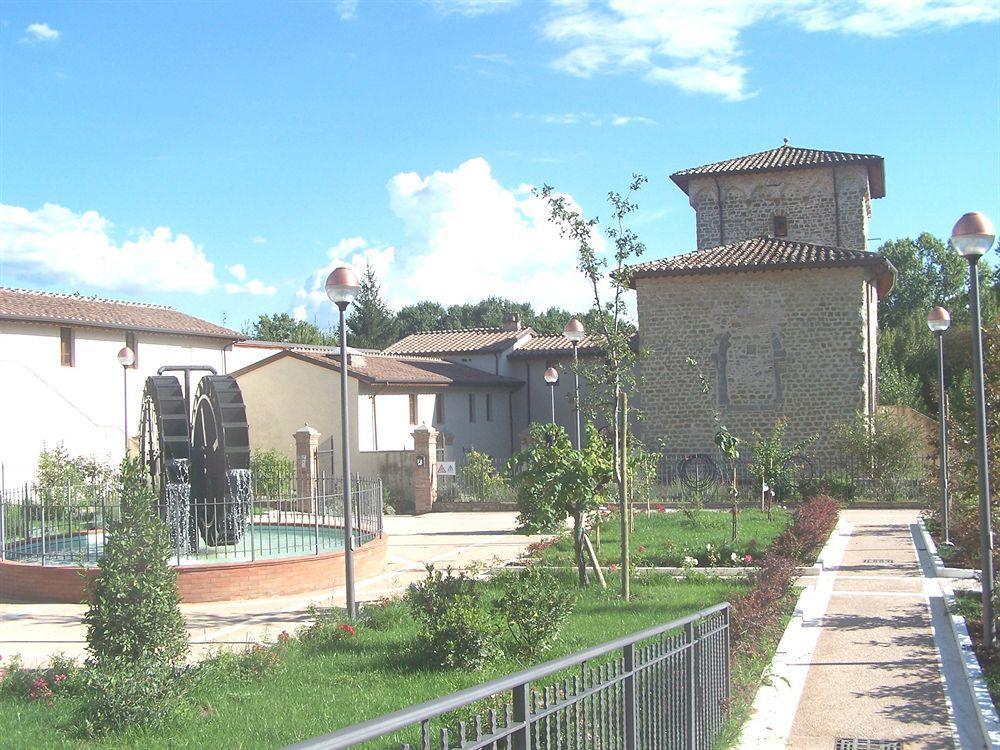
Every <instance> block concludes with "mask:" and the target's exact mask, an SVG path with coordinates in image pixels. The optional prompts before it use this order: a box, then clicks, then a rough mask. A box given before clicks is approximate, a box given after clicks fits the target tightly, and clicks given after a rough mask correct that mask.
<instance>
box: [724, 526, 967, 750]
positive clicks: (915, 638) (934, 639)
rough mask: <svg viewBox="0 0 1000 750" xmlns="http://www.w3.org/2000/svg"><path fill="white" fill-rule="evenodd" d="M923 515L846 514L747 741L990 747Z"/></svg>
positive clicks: (824, 749) (829, 748)
mask: <svg viewBox="0 0 1000 750" xmlns="http://www.w3.org/2000/svg"><path fill="white" fill-rule="evenodd" d="M916 521H917V513H916V511H847V512H845V513H844V514H843V518H842V527H841V534H840V537H839V539H838V538H835V539H833V540H832V541H831V544H830V545H828V549H827V551H826V552H827V559H826V560H825V564H824V571H823V573H822V574H821V575H820V576H819V577H818V578H814V579H812V580H810V581H807V583H808V584H809V585H810V586H811V588H810V589H808V590H807V592H806V594H805V595H804V596H803V600H802V601H803V604H802V612H801V620H800V623H799V624H798V625H797V626H796V628H797V630H795V632H794V633H792V632H790V633H789V634H787V635H788V636H791V637H786V638H785V639H783V641H782V645H781V646H780V647H779V649H780V650H781V651H782V652H783V653H782V654H780V655H779V656H780V657H781V658H779V659H778V660H776V671H778V672H780V673H781V679H783V680H784V685H782V686H780V687H773V688H770V689H768V690H762V691H761V692H762V695H761V696H759V697H760V698H761V699H762V700H759V701H758V703H757V704H755V708H757V709H758V710H757V713H756V714H755V716H754V717H753V719H752V721H751V724H750V725H748V728H747V729H748V731H747V732H745V733H744V737H743V742H742V746H743V747H751V746H753V747H773V748H780V747H787V748H794V750H812V749H813V748H816V749H817V750H820V749H821V750H833V748H835V746H836V741H837V739H840V738H845V739H868V740H890V741H900V742H902V743H903V746H904V747H905V748H906V750H919V749H927V750H930V749H932V748H933V749H937V748H942V749H943V748H982V747H986V745H985V743H984V742H983V740H982V736H981V734H980V732H979V727H978V724H977V723H976V719H975V714H974V713H972V711H973V707H972V702H971V697H970V695H969V692H968V687H967V684H966V682H965V677H964V674H963V672H962V667H961V662H960V654H959V652H958V649H957V647H956V646H955V644H954V639H953V637H952V635H951V632H950V629H949V625H948V621H947V609H946V607H945V602H944V595H943V589H942V586H947V585H949V584H948V582H943V581H942V580H940V579H936V578H933V577H931V576H929V575H928V573H929V572H931V571H930V570H929V569H928V568H927V567H925V565H926V563H927V562H928V561H927V560H923V559H922V558H921V554H922V555H923V556H924V557H926V555H927V553H926V552H925V551H924V552H921V553H918V549H917V544H916V543H915V539H919V536H916V535H915V528H916V527H915V523H916ZM921 546H922V545H921ZM792 630H793V628H790V631H792ZM769 694H771V700H770V701H769V700H768V695H769ZM796 700H797V705H796ZM769 703H770V705H768V704H769ZM793 706H796V708H795V710H794V711H792V707H793Z"/></svg>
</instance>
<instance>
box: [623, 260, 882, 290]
mask: <svg viewBox="0 0 1000 750" xmlns="http://www.w3.org/2000/svg"><path fill="white" fill-rule="evenodd" d="M887 263H888V261H886V260H885V258H883V257H882V256H881V255H875V256H873V257H872V258H857V259H854V260H825V261H813V262H809V263H754V264H750V265H743V266H722V267H716V268H664V269H659V270H653V271H637V272H636V273H633V274H632V283H631V287H632V289H635V288H636V284H635V282H636V281H637V280H639V279H658V278H664V277H669V276H703V275H708V274H721V273H753V272H759V271H796V270H803V271H804V270H809V269H813V268H868V267H876V266H883V265H884V264H887ZM890 267H891V266H890ZM893 270H895V269H893Z"/></svg>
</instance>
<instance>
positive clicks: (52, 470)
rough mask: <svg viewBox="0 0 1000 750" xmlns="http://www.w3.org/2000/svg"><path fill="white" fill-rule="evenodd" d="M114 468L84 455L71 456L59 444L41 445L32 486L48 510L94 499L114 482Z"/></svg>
mask: <svg viewBox="0 0 1000 750" xmlns="http://www.w3.org/2000/svg"><path fill="white" fill-rule="evenodd" d="M114 479H115V472H114V469H113V468H112V467H111V466H109V465H108V464H107V463H104V462H102V461H98V460H96V459H94V458H89V457H87V456H71V455H70V454H69V451H68V450H67V449H66V446H65V445H63V444H62V443H59V444H58V445H56V446H55V447H54V448H52V449H51V450H50V449H48V448H42V450H41V451H40V452H39V454H38V463H37V466H36V468H35V481H34V489H35V491H36V492H37V493H38V494H39V496H40V497H41V498H42V499H43V500H44V501H45V502H46V504H47V505H48V507H49V509H52V510H54V511H55V512H58V508H59V507H61V506H62V505H65V504H69V503H70V502H73V503H81V502H93V501H94V500H95V499H97V498H98V497H100V496H101V495H102V493H104V492H106V491H107V490H108V489H110V488H111V487H112V486H113V484H114Z"/></svg>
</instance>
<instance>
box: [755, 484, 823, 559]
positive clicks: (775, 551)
mask: <svg viewBox="0 0 1000 750" xmlns="http://www.w3.org/2000/svg"><path fill="white" fill-rule="evenodd" d="M839 512H840V508H839V506H838V505H837V502H836V500H834V499H833V498H831V497H828V496H827V495H817V496H816V497H814V498H812V499H810V500H809V501H808V502H806V503H805V504H804V505H802V506H800V507H799V508H798V509H797V510H796V511H795V516H794V520H793V521H792V523H791V525H790V526H788V528H786V529H785V530H784V531H783V532H781V534H780V535H779V536H778V538H777V539H775V540H774V542H772V543H771V548H770V549H769V550H768V554H769V555H776V556H779V557H788V558H792V559H795V560H799V561H802V562H810V561H811V560H813V559H815V556H816V553H817V552H819V550H820V548H822V546H823V545H824V544H825V543H826V540H827V538H828V537H829V536H830V532H831V531H833V527H834V526H836V525H837V516H838V514H839Z"/></svg>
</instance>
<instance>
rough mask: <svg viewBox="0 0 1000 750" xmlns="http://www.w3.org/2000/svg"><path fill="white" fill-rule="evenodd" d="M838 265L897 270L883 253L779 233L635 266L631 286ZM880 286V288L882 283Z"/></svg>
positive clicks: (884, 271)
mask: <svg viewBox="0 0 1000 750" xmlns="http://www.w3.org/2000/svg"><path fill="white" fill-rule="evenodd" d="M836 266H841V267H845V266H871V267H873V268H875V269H877V273H878V275H879V276H880V277H882V276H883V275H885V276H888V278H889V279H890V282H891V279H892V278H893V277H894V275H895V270H896V269H894V268H893V267H892V264H891V263H889V262H888V261H887V260H886V259H885V258H884V257H883V256H882V255H881V254H880V253H872V252H868V251H865V250H850V249H848V248H843V247H828V246H826V245H813V244H811V243H808V242H790V241H788V240H783V239H779V238H776V237H754V238H751V239H749V240H743V241H742V242H735V243H733V244H731V245H720V246H718V247H706V248H703V249H701V250H695V251H694V252H690V253H685V254H683V255H675V256H673V257H671V258H661V259H660V260H654V261H650V262H649V263H641V264H639V265H636V266H632V268H631V270H632V272H633V275H632V288H633V289H634V288H635V281H636V279H648V278H654V277H658V276H685V275H689V274H700V273H721V272H725V271H729V272H733V271H766V270H770V269H785V268H829V267H836ZM879 286H880V288H881V286H882V285H881V283H880V285H879ZM890 287H891V283H890ZM885 291H888V288H886V290H885Z"/></svg>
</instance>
